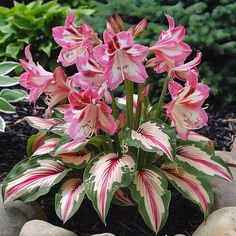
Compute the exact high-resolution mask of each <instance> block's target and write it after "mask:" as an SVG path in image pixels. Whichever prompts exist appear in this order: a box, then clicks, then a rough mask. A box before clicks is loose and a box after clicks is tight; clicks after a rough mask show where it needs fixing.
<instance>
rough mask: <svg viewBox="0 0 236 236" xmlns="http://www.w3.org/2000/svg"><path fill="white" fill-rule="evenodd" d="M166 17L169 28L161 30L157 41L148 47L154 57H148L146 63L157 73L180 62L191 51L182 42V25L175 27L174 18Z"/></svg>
mask: <svg viewBox="0 0 236 236" xmlns="http://www.w3.org/2000/svg"><path fill="white" fill-rule="evenodd" d="M166 18H167V20H168V23H169V29H168V30H167V31H165V30H163V31H161V34H160V36H159V38H158V40H157V42H156V43H155V44H154V45H153V46H151V47H150V48H149V50H150V51H152V52H153V53H154V54H155V55H156V58H152V59H150V61H149V62H148V65H149V66H152V67H154V70H155V71H156V72H157V73H163V72H165V71H169V69H170V68H172V67H175V66H177V65H179V64H182V63H183V62H184V61H185V59H186V58H187V56H188V55H189V54H190V53H191V48H190V47H189V45H188V44H186V43H184V42H183V38H184V36H185V28H184V26H177V27H175V21H174V19H173V18H172V17H171V16H169V15H166Z"/></svg>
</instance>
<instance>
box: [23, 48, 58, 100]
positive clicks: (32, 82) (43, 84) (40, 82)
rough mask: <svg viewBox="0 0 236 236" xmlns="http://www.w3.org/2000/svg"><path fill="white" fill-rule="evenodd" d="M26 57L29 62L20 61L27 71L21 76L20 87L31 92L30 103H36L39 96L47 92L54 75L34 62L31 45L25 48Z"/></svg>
mask: <svg viewBox="0 0 236 236" xmlns="http://www.w3.org/2000/svg"><path fill="white" fill-rule="evenodd" d="M25 56H26V59H27V60H28V61H25V60H20V63H21V65H22V66H23V67H24V69H25V71H26V72H24V73H23V74H21V75H20V80H19V82H20V85H21V86H23V87H24V88H27V89H29V90H30V93H29V101H30V102H33V103H34V104H35V103H36V101H37V99H38V98H39V96H40V95H41V94H42V93H43V92H45V90H46V88H47V87H48V85H49V84H50V83H51V82H52V80H53V73H51V72H48V71H46V70H44V69H43V67H42V66H41V65H40V64H39V63H37V64H35V62H34V61H33V58H32V55H31V52H30V45H28V46H27V47H26V48H25Z"/></svg>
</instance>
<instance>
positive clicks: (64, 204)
mask: <svg viewBox="0 0 236 236" xmlns="http://www.w3.org/2000/svg"><path fill="white" fill-rule="evenodd" d="M84 196H85V191H84V184H83V182H82V180H81V179H80V178H72V179H68V180H66V181H65V182H64V183H63V185H62V186H61V188H60V191H59V193H57V194H56V198H55V210H56V213H57V215H58V217H59V218H60V219H61V220H62V221H63V223H65V222H66V221H67V220H68V219H69V218H71V217H72V216H73V215H74V214H75V213H76V212H77V211H78V209H79V207H80V205H81V203H82V201H83V199H84Z"/></svg>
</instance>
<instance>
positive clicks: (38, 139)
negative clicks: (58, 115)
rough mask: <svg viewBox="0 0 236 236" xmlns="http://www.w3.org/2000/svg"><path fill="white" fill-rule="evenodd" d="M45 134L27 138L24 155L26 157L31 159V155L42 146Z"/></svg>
mask: <svg viewBox="0 0 236 236" xmlns="http://www.w3.org/2000/svg"><path fill="white" fill-rule="evenodd" d="M45 137H46V132H44V133H38V134H33V135H31V136H30V137H29V138H28V141H27V148H26V153H27V156H28V157H31V156H32V155H33V153H34V152H35V151H36V150H37V149H38V148H39V147H40V146H41V145H42V144H43V141H44V140H45Z"/></svg>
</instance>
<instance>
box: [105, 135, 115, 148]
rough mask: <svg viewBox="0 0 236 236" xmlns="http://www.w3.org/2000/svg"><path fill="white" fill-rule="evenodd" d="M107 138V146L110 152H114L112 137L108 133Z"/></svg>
mask: <svg viewBox="0 0 236 236" xmlns="http://www.w3.org/2000/svg"><path fill="white" fill-rule="evenodd" d="M106 137H107V144H108V148H109V151H112V152H114V149H113V145H112V139H111V136H110V135H109V134H107V133H106Z"/></svg>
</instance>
